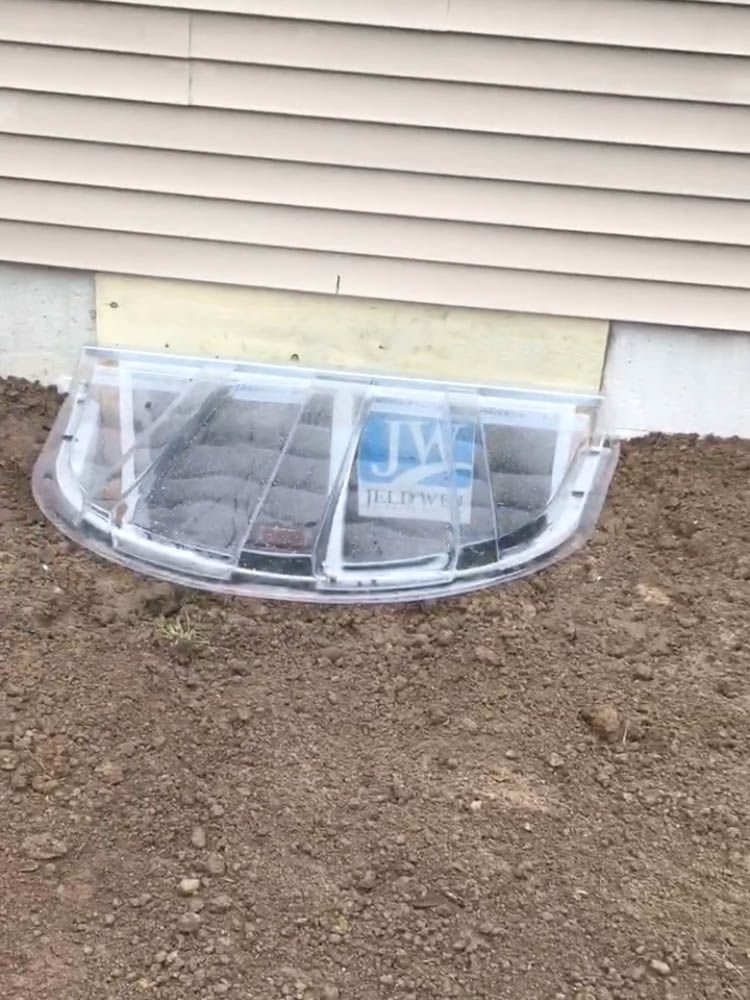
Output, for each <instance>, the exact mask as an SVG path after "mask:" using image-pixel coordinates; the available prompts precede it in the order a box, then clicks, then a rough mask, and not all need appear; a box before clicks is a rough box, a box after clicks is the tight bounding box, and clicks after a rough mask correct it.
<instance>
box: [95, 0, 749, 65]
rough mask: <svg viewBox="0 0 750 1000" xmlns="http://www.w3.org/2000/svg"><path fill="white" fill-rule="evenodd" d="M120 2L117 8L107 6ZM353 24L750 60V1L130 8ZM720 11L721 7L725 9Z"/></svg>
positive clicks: (291, 0)
mask: <svg viewBox="0 0 750 1000" xmlns="http://www.w3.org/2000/svg"><path fill="white" fill-rule="evenodd" d="M99 2H107V3H109V2H112V0H99ZM125 2H127V3H138V4H144V5H146V6H152V7H153V6H156V7H159V6H162V7H180V8H182V9H184V10H203V11H213V12H224V13H235V14H256V15H264V16H270V17H280V18H299V19H302V20H317V21H334V22H342V23H349V24H370V25H384V26H389V27H396V28H426V29H429V30H434V31H447V30H450V31H463V32H472V33H487V34H492V35H506V36H516V37H521V38H547V39H552V40H561V41H570V42H589V43H593V44H604V45H630V46H635V47H637V48H654V49H675V50H681V51H686V52H689V51H693V52H716V53H735V54H737V55H750V29H748V15H750V10H748V9H747V7H748V4H747V2H746V0H713V2H705V3H704V2H700V3H699V2H687V0H684V2H683V0H606V2H604V0H565V2H564V3H561V0H503V2H502V3H498V0H452V2H451V3H447V2H446V0H408V2H404V0H377V2H374V3H373V2H371V0H125ZM719 5H720V6H719Z"/></svg>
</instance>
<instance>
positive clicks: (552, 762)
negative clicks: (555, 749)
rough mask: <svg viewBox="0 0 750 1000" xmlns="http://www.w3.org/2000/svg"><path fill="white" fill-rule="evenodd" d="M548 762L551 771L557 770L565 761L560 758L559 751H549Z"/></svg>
mask: <svg viewBox="0 0 750 1000" xmlns="http://www.w3.org/2000/svg"><path fill="white" fill-rule="evenodd" d="M548 763H549V766H550V767H551V768H552V770H553V771H558V770H559V769H560V768H561V767H565V761H564V760H563V759H562V757H561V756H560V754H559V753H551V754H550V755H549V761H548Z"/></svg>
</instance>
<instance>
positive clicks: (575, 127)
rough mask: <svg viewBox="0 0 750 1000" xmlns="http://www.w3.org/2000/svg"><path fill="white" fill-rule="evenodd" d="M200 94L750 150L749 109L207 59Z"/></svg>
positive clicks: (489, 128)
mask: <svg viewBox="0 0 750 1000" xmlns="http://www.w3.org/2000/svg"><path fill="white" fill-rule="evenodd" d="M31 89H35V88H31ZM192 96H193V99H192V102H191V103H193V104H198V105H203V106H208V107H218V108H232V109H242V110H248V111H269V112H277V113H281V114H290V115H310V116H315V117H322V118H344V119H349V120H352V121H375V122H387V123H390V124H401V125H424V126H430V127H432V128H448V129H468V130H473V131H483V132H505V133H508V132H510V133H514V134H518V135H542V136H550V137H555V138H577V139H594V140H604V141H606V140H614V141H618V142H629V143H638V144H646V145H648V144H653V145H660V146H683V147H685V148H687V149H709V150H719V151H726V152H750V108H746V107H736V106H720V105H712V104H698V103H685V102H676V101H673V102H663V101H660V100H655V99H639V98H633V97H604V96H598V95H583V94H563V93H555V92H551V91H533V90H521V89H513V88H505V87H489V86H482V85H478V84H468V83H466V84H452V83H440V82H434V81H423V80H403V79H389V78H387V77H377V78H376V77H367V76H358V75H355V74H350V73H321V72H316V71H312V70H291V69H278V68H274V67H268V66H240V65H233V64H230V63H216V62H201V61H196V62H195V63H194V64H193V71H192Z"/></svg>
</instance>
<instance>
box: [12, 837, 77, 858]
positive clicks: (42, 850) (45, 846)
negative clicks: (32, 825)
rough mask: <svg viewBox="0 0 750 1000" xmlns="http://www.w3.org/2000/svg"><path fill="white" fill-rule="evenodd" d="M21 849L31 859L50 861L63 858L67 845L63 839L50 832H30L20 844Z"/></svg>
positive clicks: (66, 851)
mask: <svg viewBox="0 0 750 1000" xmlns="http://www.w3.org/2000/svg"><path fill="white" fill-rule="evenodd" d="M21 850H22V851H23V853H24V854H25V855H26V857H27V858H31V859H32V860H33V861H52V860H54V859H55V858H64V857H65V855H66V854H67V853H68V850H69V847H68V845H67V843H66V842H65V841H64V840H61V839H59V838H58V837H54V836H53V835H52V834H51V833H31V834H29V836H28V837H26V838H25V840H24V841H23V843H22V844H21Z"/></svg>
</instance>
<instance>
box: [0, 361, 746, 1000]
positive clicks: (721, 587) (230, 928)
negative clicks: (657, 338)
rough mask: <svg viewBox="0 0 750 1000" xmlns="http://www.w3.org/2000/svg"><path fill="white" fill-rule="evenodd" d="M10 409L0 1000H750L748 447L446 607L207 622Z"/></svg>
mask: <svg viewBox="0 0 750 1000" xmlns="http://www.w3.org/2000/svg"><path fill="white" fill-rule="evenodd" d="M57 406H58V401H57V399H56V397H55V395H54V393H52V392H50V391H47V390H43V389H40V388H39V387H38V386H37V387H33V386H29V385H27V384H24V383H21V382H14V381H6V382H4V383H0V815H1V817H2V826H1V827H0V998H2V1000H47V998H49V1000H114V998H118V1000H119V998H128V1000H130V998H140V997H146V998H148V997H154V998H159V1000H162V998H164V1000H167V998H170V1000H171V998H174V1000H188V998H201V1000H203V998H206V1000H210V998H213V997H217V996H218V997H220V996H228V997H230V998H232V997H234V998H237V1000H278V998H282V997H292V998H300V1000H307V998H309V1000H335V998H339V1000H391V998H393V1000H408V998H412V1000H449V998H466V1000H505V998H507V1000H556V998H557V1000H562V998H566V1000H567V998H570V1000H574V998H577V1000H613V998H618V1000H625V998H627V1000H631V998H632V1000H635V998H659V1000H666V998H672V1000H697V998H704V997H705V998H729V1000H731V998H741V1000H745V998H750V671H749V666H750V652H749V648H750V617H749V615H748V611H749V608H750V503H749V501H748V479H749V475H748V474H749V473H750V442H744V443H743V442H739V441H717V440H702V441H698V440H696V439H693V438H672V439H669V440H668V439H665V438H651V439H648V440H644V441H640V442H638V443H635V444H631V445H629V446H627V447H626V448H625V449H624V454H623V458H622V461H621V464H620V467H619V470H618V473H617V476H616V479H615V482H614V485H613V488H612V491H611V496H610V499H609V501H608V504H607V507H606V510H605V513H604V515H603V518H602V521H601V524H600V526H599V529H598V530H597V533H596V535H595V537H594V538H593V539H592V541H591V543H590V544H589V545H588V547H587V548H586V549H585V550H583V551H582V552H581V553H579V554H578V555H576V556H574V557H572V558H570V559H569V560H567V561H565V562H564V563H562V564H560V565H559V566H557V567H555V568H554V569H552V570H550V571H548V572H545V573H543V574H541V575H539V576H538V577H535V578H532V579H530V580H528V581H526V582H523V583H520V584H516V585H513V586H509V587H506V588H504V589H498V590H494V591H487V592H484V593H481V594H479V595H477V596H475V597H472V598H470V599H461V600H457V601H450V602H446V603H438V604H435V605H432V606H417V607H409V608H406V609H403V608H401V609H391V608H384V609H382V610H371V609H355V610H351V609H343V610H342V609H333V610H321V609H318V608H312V607H305V606H288V605H282V604H262V603H258V602H250V601H231V602H230V601H223V600H218V599H213V598H210V597H206V596H197V595H192V594H181V593H177V592H175V591H174V590H173V589H172V588H170V587H168V586H165V585H162V584H158V583H154V582H153V581H150V580H148V579H145V578H138V577H135V576H133V575H131V574H129V573H128V572H126V571H124V570H121V569H118V568H116V567H113V566H111V565H107V564H104V563H102V562H99V561H97V560H95V559H94V558H92V557H91V556H89V555H88V554H87V553H86V552H84V551H81V550H78V549H76V548H75V547H74V546H72V545H71V544H69V543H68V542H67V541H65V540H64V539H63V538H61V537H60V536H59V535H58V534H56V532H55V531H54V530H53V529H52V528H51V527H49V526H48V525H47V524H46V523H44V522H43V520H42V518H41V516H40V515H39V514H38V512H37V511H36V508H35V506H34V503H33V501H32V498H31V495H30V489H29V476H30V472H31V467H32V463H33V460H34V458H35V455H36V453H37V451H38V448H39V446H40V444H41V442H42V441H43V440H44V437H45V434H46V431H47V429H48V428H49V426H50V423H51V420H52V418H53V416H54V414H55V411H56V409H57Z"/></svg>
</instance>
